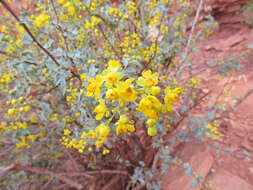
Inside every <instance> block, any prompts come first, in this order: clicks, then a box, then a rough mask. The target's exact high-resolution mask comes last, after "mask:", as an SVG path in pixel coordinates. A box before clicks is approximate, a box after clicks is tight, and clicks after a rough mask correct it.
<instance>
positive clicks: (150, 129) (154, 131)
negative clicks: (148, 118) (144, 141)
mask: <svg viewBox="0 0 253 190" xmlns="http://www.w3.org/2000/svg"><path fill="white" fill-rule="evenodd" d="M156 134H157V129H156V127H148V135H149V136H151V137H153V136H155V135H156Z"/></svg>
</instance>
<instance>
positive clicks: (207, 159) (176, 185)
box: [161, 144, 214, 190]
mask: <svg viewBox="0 0 253 190" xmlns="http://www.w3.org/2000/svg"><path fill="white" fill-rule="evenodd" d="M176 155H177V156H178V157H179V158H180V159H181V160H182V161H183V163H185V162H188V163H189V164H190V167H191V169H192V171H193V172H195V173H196V174H201V175H202V177H203V178H205V177H206V175H207V174H208V172H209V170H210V169H211V167H212V164H213V161H214V160H213V157H212V155H211V153H210V152H209V151H208V150H207V149H206V148H205V147H204V145H200V144H185V145H182V146H181V147H180V148H179V150H178V152H177V153H176ZM182 165H183V164H182ZM169 171H170V172H169V173H167V174H165V175H164V176H163V184H162V188H161V189H162V190H190V184H191V181H192V179H193V178H192V177H188V176H187V175H186V173H185V170H184V169H183V170H182V169H175V170H173V171H172V170H169ZM200 188H201V185H199V186H198V187H197V188H195V190H200Z"/></svg>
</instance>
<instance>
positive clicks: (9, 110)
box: [8, 108, 16, 115]
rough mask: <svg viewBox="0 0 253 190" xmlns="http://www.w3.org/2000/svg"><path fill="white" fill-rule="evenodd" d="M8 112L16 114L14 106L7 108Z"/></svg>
mask: <svg viewBox="0 0 253 190" xmlns="http://www.w3.org/2000/svg"><path fill="white" fill-rule="evenodd" d="M8 114H9V115H15V114H16V110H15V108H11V109H8Z"/></svg>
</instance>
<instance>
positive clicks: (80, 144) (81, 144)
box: [61, 123, 111, 153]
mask: <svg viewBox="0 0 253 190" xmlns="http://www.w3.org/2000/svg"><path fill="white" fill-rule="evenodd" d="M110 131H111V130H110V128H109V126H108V125H106V124H105V123H102V124H100V125H99V126H97V127H96V130H93V129H90V130H89V132H88V133H86V132H85V131H84V132H83V133H82V135H81V137H80V139H79V140H78V139H77V138H71V136H70V135H71V133H72V132H71V131H70V130H69V129H65V130H64V134H63V137H62V139H61V141H62V144H63V145H64V146H66V147H67V148H75V149H77V150H78V151H79V152H80V153H83V152H84V150H85V148H87V150H88V151H89V150H90V149H91V148H92V147H91V146H90V147H86V145H87V142H86V140H89V141H93V142H94V145H95V146H96V147H98V148H99V147H101V146H102V144H103V143H104V142H105V141H106V140H107V137H108V136H109V134H110ZM106 152H107V151H106Z"/></svg>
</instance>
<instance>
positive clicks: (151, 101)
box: [137, 96, 162, 120]
mask: <svg viewBox="0 0 253 190" xmlns="http://www.w3.org/2000/svg"><path fill="white" fill-rule="evenodd" d="M137 111H140V112H143V113H144V115H145V116H146V117H149V118H151V119H154V120H157V119H158V117H159V114H160V112H161V111H162V104H161V102H160V101H159V100H158V99H157V98H156V97H155V96H146V97H144V98H142V99H141V101H140V103H139V105H138V107H137Z"/></svg>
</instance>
